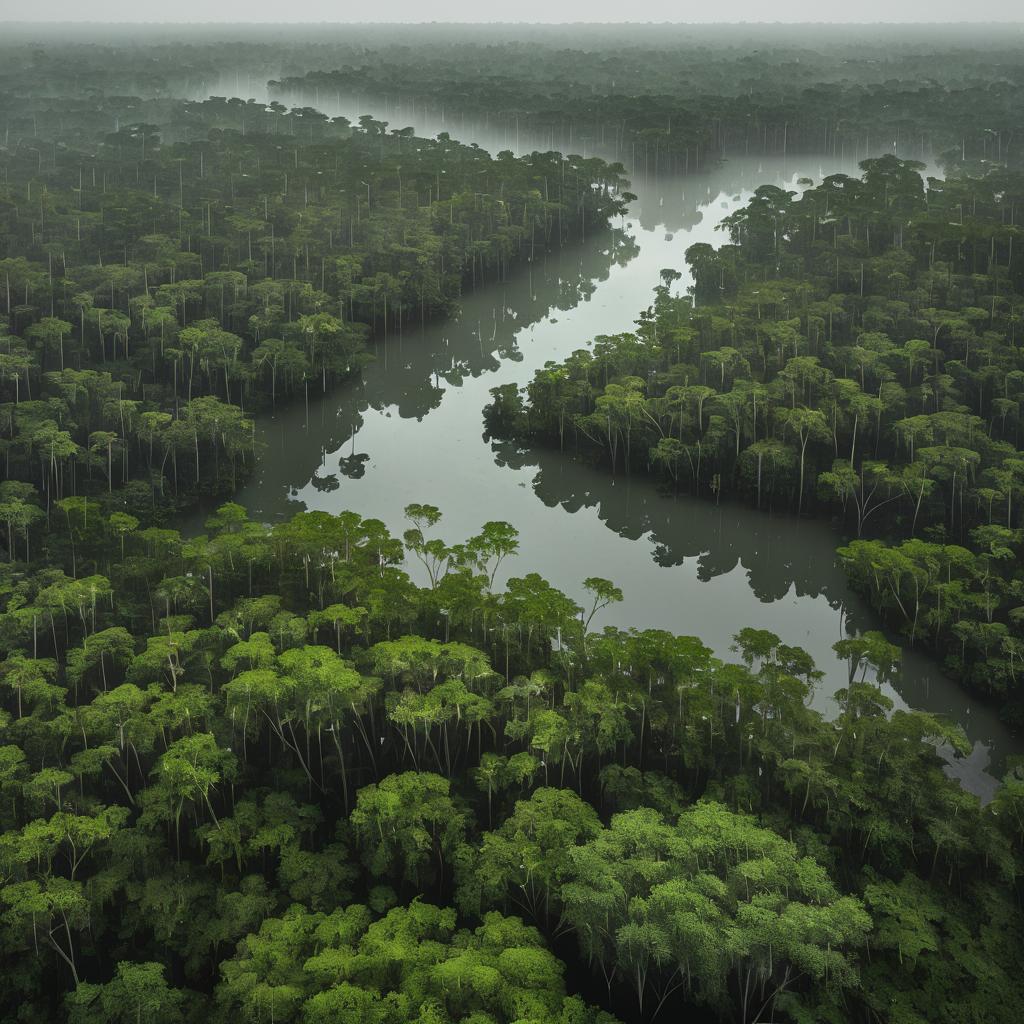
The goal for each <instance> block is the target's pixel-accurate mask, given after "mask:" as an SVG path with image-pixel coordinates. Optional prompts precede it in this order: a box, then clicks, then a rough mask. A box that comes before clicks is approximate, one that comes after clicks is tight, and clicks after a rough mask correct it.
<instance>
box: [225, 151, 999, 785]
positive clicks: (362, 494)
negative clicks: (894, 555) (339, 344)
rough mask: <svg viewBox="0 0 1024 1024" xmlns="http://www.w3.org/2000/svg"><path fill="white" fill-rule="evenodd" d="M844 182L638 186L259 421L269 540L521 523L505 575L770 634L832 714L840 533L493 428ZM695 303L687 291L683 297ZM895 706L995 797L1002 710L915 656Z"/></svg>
mask: <svg viewBox="0 0 1024 1024" xmlns="http://www.w3.org/2000/svg"><path fill="white" fill-rule="evenodd" d="M840 169H841V170H846V171H848V172H853V170H854V168H852V167H849V166H846V167H838V166H836V165H835V164H832V163H823V162H817V161H807V160H804V161H801V162H800V163H799V165H798V166H797V165H794V163H793V162H790V164H788V165H787V164H786V163H784V162H783V161H778V160H776V161H735V162H732V163H728V164H726V165H724V166H723V167H721V168H719V169H716V170H715V171H713V172H707V173H705V174H702V175H692V176H689V177H686V178H682V177H675V178H669V179H654V180H650V181H647V182H641V183H639V184H635V185H634V191H635V192H636V193H637V195H638V199H637V202H636V203H635V204H634V205H633V207H632V209H631V210H630V214H629V216H628V217H627V218H625V219H624V221H623V223H622V224H620V225H617V226H616V227H615V229H614V230H613V231H610V232H606V233H605V234H603V235H602V236H600V237H598V238H594V239H588V241H587V245H586V246H583V245H579V246H574V247H566V248H565V249H562V250H560V251H556V252H554V253H551V254H548V255H546V256H544V257H543V258H540V257H538V258H537V260H536V261H535V262H533V263H531V264H528V265H527V266H525V267H524V268H523V269H522V270H520V271H518V272H516V273H515V274H514V275H513V276H512V277H511V278H510V279H509V280H507V281H495V282H493V283H491V284H488V285H486V286H485V287H483V288H480V289H478V290H477V291H475V292H474V293H472V294H470V295H468V296H466V298H465V300H464V302H463V303H462V307H461V312H460V313H459V315H458V316H457V317H456V318H454V319H453V320H451V321H448V322H446V323H443V324H439V325H436V326H433V327H429V328H427V329H425V330H415V331H405V332H404V333H400V334H395V335H392V336H391V337H389V338H388V339H387V340H386V341H385V340H381V341H379V342H378V343H377V345H376V351H375V354H376V359H375V360H374V362H373V363H372V364H371V365H369V366H368V367H367V368H366V369H365V371H364V373H363V375H362V379H361V380H360V381H358V382H353V383H350V384H348V385H346V386H344V387H342V388H340V389H338V390H337V391H335V392H332V393H329V394H327V395H319V396H318V395H315V394H314V395H311V396H310V399H309V402H308V403H307V404H303V403H296V404H294V405H292V406H290V407H288V408H286V409H282V410H280V411H279V412H278V413H277V414H276V415H274V416H268V417H265V418H264V419H262V420H261V421H260V423H259V430H260V431H261V433H262V435H263V439H264V440H265V441H266V443H267V445H268V448H267V452H266V455H265V457H264V458H263V459H262V460H261V464H260V467H259V470H258V473H257V476H256V477H255V479H254V480H253V481H252V482H251V483H250V484H249V485H248V486H247V487H246V488H244V489H243V490H242V492H241V493H240V495H239V498H238V500H239V501H241V502H242V503H243V504H245V505H246V506H247V507H249V508H250V510H251V511H252V512H253V513H254V514H256V515H259V516H261V517H262V518H264V519H266V520H270V521H273V520H275V519H277V518H279V517H283V516H285V515H289V514H291V512H293V511H294V510H296V509H298V508H311V509H312V508H316V509H325V510H329V511H338V510H340V509H343V508H351V509H353V510H355V511H357V512H359V513H360V514H361V515H364V516H374V517H377V518H379V519H381V520H383V521H384V522H385V523H386V524H387V525H388V527H389V528H390V529H392V531H395V532H400V531H401V530H402V529H403V528H404V525H405V524H404V523H403V521H402V509H403V508H404V506H405V505H407V504H408V503H410V502H413V501H419V502H429V503H431V504H434V505H437V506H438V507H439V508H441V509H442V510H443V511H444V513H445V517H444V520H443V521H442V524H441V525H442V529H441V534H442V536H444V537H445V538H446V539H447V540H449V541H455V540H460V539H463V538H464V537H466V536H468V535H470V534H471V533H472V532H475V531H476V530H477V529H478V528H479V526H480V524H481V523H483V522H485V521H487V520H489V519H504V520H508V521H509V522H511V523H513V524H514V525H515V526H516V527H517V529H519V530H520V533H521V540H520V548H521V550H520V555H519V557H518V558H517V559H516V560H515V562H514V564H512V565H510V566H508V568H507V570H506V571H507V572H510V573H513V574H519V575H521V574H524V573H526V572H529V571H539V572H541V573H542V574H543V575H544V576H545V577H546V578H548V579H549V580H551V582H552V583H553V584H554V585H556V586H558V587H560V588H561V589H563V590H565V591H566V592H568V593H570V594H573V595H575V596H577V597H580V596H581V585H580V582H581V581H582V580H583V579H584V578H586V577H587V576H590V575H594V574H598V575H601V576H606V577H608V578H610V579H613V580H615V581H616V582H617V583H618V584H619V585H620V586H621V587H622V589H623V591H624V594H625V600H624V601H623V602H622V604H620V605H617V606H615V607H614V608H610V609H607V610H606V611H605V612H604V613H603V614H604V619H603V621H598V620H595V624H596V625H602V624H605V623H608V624H615V625H620V626H640V627H656V628H664V629H670V630H672V631H674V632H677V633H685V634H692V635H697V636H700V637H701V638H702V639H703V640H704V641H705V642H706V643H707V644H708V645H709V646H711V647H712V648H713V649H715V650H716V651H717V652H718V653H719V654H721V655H728V653H729V646H730V643H731V638H732V635H733V634H734V633H735V632H736V631H737V630H738V629H740V628H741V627H743V626H748V625H749V626H756V627H760V628H766V629H771V630H773V631H774V632H776V633H778V634H779V635H780V636H781V637H782V638H783V640H784V641H785V642H787V643H791V644H799V645H800V646H802V647H804V648H806V649H807V650H808V651H809V652H810V653H811V654H812V655H813V656H814V658H815V660H816V661H817V662H818V664H819V666H820V667H821V668H822V669H823V670H824V671H825V673H826V675H825V679H824V680H823V682H822V684H821V685H820V686H819V692H818V693H817V694H816V695H815V704H816V706H818V707H819V708H821V709H822V710H823V711H826V712H827V711H829V710H830V708H831V706H832V702H831V694H832V693H833V692H834V691H835V689H836V688H838V687H840V686H843V685H845V684H846V679H847V676H846V666H845V663H842V662H840V661H839V660H838V659H837V658H836V657H835V655H834V654H833V653H832V650H831V645H832V644H833V643H834V642H835V641H836V640H838V639H840V638H841V637H842V636H843V635H844V634H845V631H846V630H847V629H848V628H871V627H873V626H877V622H876V621H875V619H874V617H873V615H872V614H871V611H870V609H868V608H867V607H865V605H864V604H863V602H861V601H860V600H859V599H858V598H857V597H856V595H854V594H852V593H851V592H850V591H849V589H848V588H847V586H846V582H845V579H844V577H843V575H842V573H841V571H840V570H839V568H838V566H837V565H836V564H835V554H834V549H835V545H836V537H835V535H834V533H833V532H832V531H831V530H830V528H829V527H828V525H827V524H824V523H817V522H808V521H800V522H798V521H797V520H795V519H794V518H792V517H790V516H785V515H772V514H771V513H770V512H757V511H754V510H752V509H748V508H746V507H743V506H737V505H723V506H722V507H716V505H715V504H714V503H713V502H711V501H707V500H704V499H702V498H689V497H686V496H672V495H670V494H669V495H666V494H665V493H664V492H663V491H660V490H659V488H658V486H657V485H656V484H654V483H653V482H652V481H649V480H645V479H634V480H629V479H624V478H619V479H612V478H610V477H609V476H608V474H607V473H606V472H604V471H603V470H599V469H595V468H593V467H591V466H588V465H587V464H586V463H584V462H582V461H577V460H574V459H573V458H572V457H571V453H569V454H562V453H559V452H555V451H539V452H538V451H530V452H522V451H518V450H515V449H514V448H510V447H509V446H507V445H495V446H493V447H492V445H491V444H490V443H488V442H487V441H486V440H485V439H484V438H483V436H482V434H483V424H482V416H481V411H482V409H483V407H484V405H485V404H486V403H487V401H488V400H489V390H490V388H492V387H495V386H497V385H499V384H506V383H511V382H516V383H519V384H523V383H525V382H526V381H528V380H529V379H530V378H531V377H532V375H533V373H534V371H535V370H536V369H537V368H539V367H541V366H542V365H543V364H544V362H545V361H547V360H549V359H556V360H557V359H561V358H564V357H565V356H566V355H567V354H569V353H570V352H571V351H573V350H574V349H576V348H580V347H583V346H585V345H586V344H587V343H588V341H589V340H590V339H591V338H593V337H594V336H595V335H598V334H608V333H613V332H616V331H622V330H628V329H629V328H630V327H631V326H632V321H633V319H634V317H635V316H636V314H637V312H638V311H639V310H640V309H642V308H643V307H644V306H645V305H647V303H648V302H649V300H650V299H651V297H652V289H653V287H654V286H655V284H657V283H658V274H659V271H660V270H661V269H662V268H664V267H675V268H677V269H679V270H685V265H684V260H683V253H684V252H685V249H686V248H687V247H688V246H689V245H692V244H693V243H694V242H698V241H707V242H713V243H717V242H719V241H720V240H721V235H720V234H716V233H715V230H714V229H715V225H716V224H718V223H719V222H720V221H721V219H722V217H724V216H726V215H727V214H728V213H729V212H731V211H732V210H735V209H736V208H737V207H738V206H739V205H740V204H741V203H743V202H745V201H746V199H747V198H748V197H749V195H750V191H751V189H752V188H753V187H756V185H758V184H763V183H766V182H771V183H776V184H784V185H786V186H787V187H791V188H794V189H795V188H798V187H799V186H798V185H797V184H796V181H797V176H798V173H799V175H800V176H807V177H811V178H814V179H818V180H820V178H821V177H822V176H823V174H826V173H832V172H834V171H836V170H840ZM687 284H688V280H687V278H686V277H685V275H684V277H683V279H682V280H681V281H679V282H678V283H677V285H676V287H678V288H685V287H686V286H687ZM538 499H539V500H538ZM889 695H890V696H891V697H892V698H893V699H894V700H895V701H896V702H897V704H898V705H900V706H912V707H921V708H926V709H928V710H932V711H936V712H941V713H943V714H946V715H948V716H949V717H950V718H952V719H953V720H954V721H957V722H959V723H960V724H962V725H963V726H964V727H965V728H966V729H967V732H968V735H969V736H970V738H971V739H972V740H973V741H974V751H973V753H972V755H971V756H970V757H969V758H966V759H960V760H958V761H956V762H955V763H954V764H952V765H951V768H950V771H951V773H954V774H956V775H958V776H959V777H961V778H963V779H964V781H965V784H966V785H968V786H969V787H970V788H971V789H972V790H974V791H975V792H978V793H980V794H983V795H985V794H987V793H989V792H991V790H992V788H993V787H994V785H995V779H994V772H995V771H997V770H998V767H999V763H1000V760H1001V758H1002V757H1004V756H1005V754H1006V753H1007V752H1009V751H1012V750H1014V749H1017V744H1016V741H1015V740H1014V738H1013V737H1012V735H1010V734H1009V733H1008V731H1007V730H1006V729H1005V728H1004V727H1003V726H1002V724H1001V723H1000V722H999V721H998V719H997V718H996V717H995V715H994V714H993V713H992V712H991V711H990V710H988V709H986V708H984V707H983V706H980V705H977V704H976V703H975V702H973V701H972V700H971V699H970V698H969V697H968V696H967V695H966V694H965V692H964V691H963V690H961V689H960V688H959V687H958V686H957V685H956V684H954V683H952V682H951V681H950V680H948V679H946V678H945V677H943V676H942V675H941V673H940V672H939V671H938V670H937V668H936V666H935V664H934V663H933V662H931V661H929V660H928V659H927V658H924V657H922V656H920V655H919V654H917V652H914V651H908V652H906V656H905V660H904V665H903V670H902V673H901V676H900V679H899V680H898V682H897V684H896V688H895V689H894V690H890V693H889ZM990 761H991V762H993V767H992V773H987V769H988V768H989V765H990Z"/></svg>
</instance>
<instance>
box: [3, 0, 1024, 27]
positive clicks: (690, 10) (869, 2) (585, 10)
mask: <svg viewBox="0 0 1024 1024" xmlns="http://www.w3.org/2000/svg"><path fill="white" fill-rule="evenodd" d="M24 12H25V8H24V7H23V6H21V5H17V4H15V2H14V0H0V18H2V19H4V20H8V21H15V20H21V19H22V17H23V15H24ZM366 13H367V9H366V8H363V7H358V6H356V5H354V4H338V3H336V2H334V0H308V2H307V3H304V4H302V5H298V6H293V7H287V8H283V7H282V6H281V5H280V4H277V3H270V2H268V0H259V2H250V0H221V2H220V3H217V4H215V5H211V4H209V3H206V2H204V0H181V2H179V3H176V4H174V5H173V8H172V9H168V7H167V5H165V4H158V3H154V2H149V3H136V2H132V3H128V2H125V0H96V2H94V3H92V4H90V5H88V7H87V8H83V6H82V5H81V4H79V3H76V2H74V0H51V2H50V3H48V4H46V5H45V7H44V8H40V9H38V10H36V11H33V18H32V19H31V20H32V21H35V22H49V23H53V22H167V23H175V24H181V23H186V22H201V23H225V22H237V23H253V22H259V23H263V24H266V23H281V22H288V23H302V24H310V23H318V22H332V23H367V22H368V21H373V22H387V23H392V22H427V21H429V22H481V23H501V22H518V23H522V22H543V23H548V24H557V23H565V22H577V21H578V22H619V23H624V22H674V23H700V24H712V23H716V22H718V23H735V22H765V23H767V22H783V23H800V22H818V23H820V22H825V23H858V24H863V23H869V22H885V23H908V22H921V23H936V22H946V23H949V22H963V21H964V17H965V14H966V13H969V14H970V15H971V23H972V24H974V25H977V24H979V23H981V22H1003V23H1006V22H1019V21H1020V7H1019V5H1018V4H1015V3H1011V2H1009V0H981V2H978V3H974V4H972V5H971V6H970V8H969V10H968V9H967V8H965V7H964V5H963V4H962V3H959V2H956V0H909V2H906V0H905V2H902V3H896V4H894V3H889V2H886V0H864V2H863V3H860V4H857V5H856V6H853V5H849V6H844V5H833V6H831V7H823V6H822V5H821V4H818V3H811V2H810V0H793V2H790V3H786V4H783V5H779V6H776V7H769V6H767V5H765V4H763V3H760V2H757V0H737V2H734V3H731V4H729V5H727V6H726V7H718V6H715V5H698V4H684V5H681V4H679V3H676V2H674V0H641V2H639V3H633V4H629V5H623V4H621V3H613V2H610V0H599V2H592V0H568V2H562V3H558V4H551V3H547V2H545V0H524V2H520V3H518V4H515V5H514V6H501V7H495V8H494V9H493V11H488V10H486V9H484V8H481V6H480V5H479V4H477V3H472V2H470V0H441V2H438V3H434V4H431V5H430V6H429V7H425V6H424V5H423V4H422V3H420V2H414V0H389V2H388V3H383V4H377V5H374V7H373V8H372V15H373V17H372V19H368V18H367V17H366Z"/></svg>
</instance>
